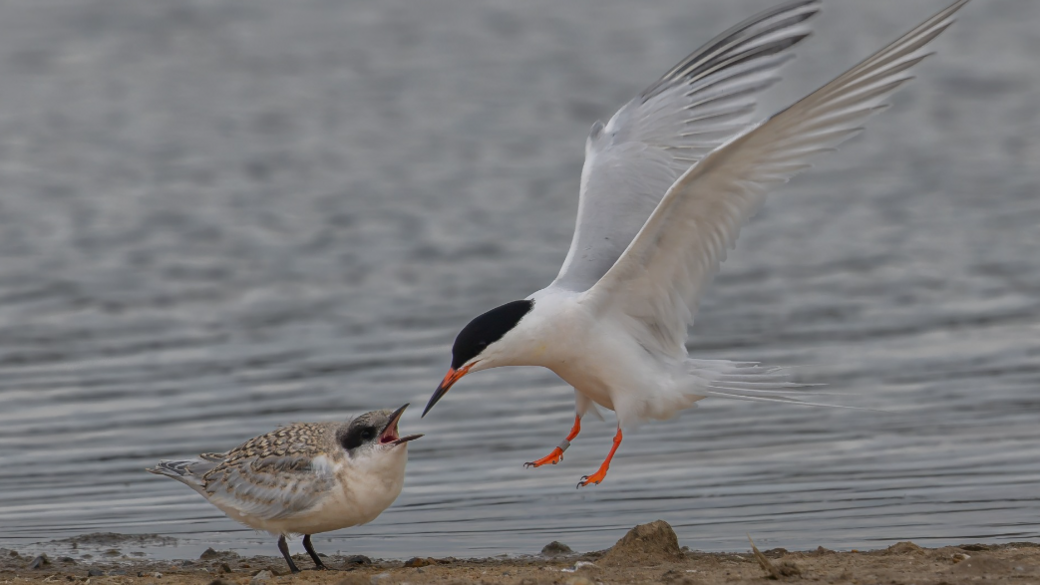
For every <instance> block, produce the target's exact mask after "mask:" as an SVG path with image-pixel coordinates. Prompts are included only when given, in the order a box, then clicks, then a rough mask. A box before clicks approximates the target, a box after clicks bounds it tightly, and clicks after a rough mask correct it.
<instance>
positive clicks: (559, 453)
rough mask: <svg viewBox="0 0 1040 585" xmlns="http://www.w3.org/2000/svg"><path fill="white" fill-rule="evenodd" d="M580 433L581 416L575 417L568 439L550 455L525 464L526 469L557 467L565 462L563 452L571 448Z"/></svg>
mask: <svg viewBox="0 0 1040 585" xmlns="http://www.w3.org/2000/svg"><path fill="white" fill-rule="evenodd" d="M580 432H581V416H580V415H574V426H573V427H571V432H570V433H568V435H567V438H566V439H564V440H563V441H561V442H560V444H559V446H557V447H556V448H555V449H553V450H552V453H549V454H548V455H546V456H545V457H542V458H541V459H539V460H537V461H528V462H527V463H524V467H541V466H543V465H549V464H551V465H556V464H557V463H559V462H560V461H563V452H564V451H566V450H567V447H570V446H571V441H573V440H574V437H577V436H578V433H580Z"/></svg>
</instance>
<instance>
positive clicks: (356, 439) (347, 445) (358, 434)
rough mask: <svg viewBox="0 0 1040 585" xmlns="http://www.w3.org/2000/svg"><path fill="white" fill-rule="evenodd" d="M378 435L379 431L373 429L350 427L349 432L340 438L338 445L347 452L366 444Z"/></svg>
mask: <svg viewBox="0 0 1040 585" xmlns="http://www.w3.org/2000/svg"><path fill="white" fill-rule="evenodd" d="M378 435H379V431H378V430H377V429H376V428H375V427H361V428H358V427H351V428H350V430H348V431H347V432H346V433H344V434H343V435H341V436H340V444H341V445H343V448H344V449H346V450H348V451H349V450H351V449H357V448H358V447H360V446H361V445H364V444H365V443H368V442H369V441H371V440H372V439H375V438H376V436H378Z"/></svg>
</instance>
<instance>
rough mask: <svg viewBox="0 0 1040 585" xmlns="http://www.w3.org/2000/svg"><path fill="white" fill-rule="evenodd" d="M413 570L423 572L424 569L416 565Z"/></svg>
mask: <svg viewBox="0 0 1040 585" xmlns="http://www.w3.org/2000/svg"><path fill="white" fill-rule="evenodd" d="M415 572H416V573H425V572H426V571H424V570H423V568H422V567H416V568H415Z"/></svg>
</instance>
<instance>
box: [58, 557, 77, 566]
mask: <svg viewBox="0 0 1040 585" xmlns="http://www.w3.org/2000/svg"><path fill="white" fill-rule="evenodd" d="M58 562H59V563H72V564H76V559H74V558H72V557H61V558H59V559H58Z"/></svg>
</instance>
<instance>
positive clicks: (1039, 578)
mask: <svg viewBox="0 0 1040 585" xmlns="http://www.w3.org/2000/svg"><path fill="white" fill-rule="evenodd" d="M749 549H750V545H749ZM322 556H323V557H324V556H325V555H322ZM295 558H296V562H297V564H298V565H299V566H300V567H301V568H305V570H304V571H303V572H302V573H300V574H298V575H289V574H288V571H287V569H286V566H285V562H284V561H283V560H282V559H281V558H278V557H242V556H239V555H238V554H236V553H232V552H220V551H213V550H209V551H206V553H204V554H203V555H202V557H201V558H199V559H188V560H180V561H149V560H143V559H127V558H121V559H110V560H98V561H96V562H93V561H91V562H89V563H88V562H83V561H77V560H75V559H72V558H70V557H64V558H44V557H30V556H27V555H24V554H18V553H16V552H13V551H3V552H2V554H0V583H4V584H6V583H25V582H28V583H59V582H81V583H88V584H90V585H130V584H137V583H140V584H142V585H153V584H154V585H164V584H165V585H181V584H203V585H276V584H282V583H294V584H295V583H299V584H308V585H397V584H401V583H445V584H448V583H460V584H475V583H481V584H483V583H507V584H515V585H541V584H545V585H548V584H558V585H592V584H596V583H669V584H676V585H680V584H683V585H712V584H721V583H725V584H734V583H736V584H739V583H766V582H769V581H770V580H775V581H783V582H785V583H815V582H822V583H852V584H856V585H861V584H863V585H866V584H875V583H876V584H882V583H883V584H902V583H906V584H909V583H915V584H921V585H942V584H947V585H954V584H959V583H979V582H981V583H1022V584H1026V583H1040V544H1035V543H1028V542H1023V543H1012V544H1002V545H985V544H970V545H961V546H957V547H943V548H936V549H927V548H922V547H919V546H917V545H915V544H913V543H910V542H901V543H899V544H896V545H893V546H891V547H889V548H887V549H883V550H876V551H862V552H860V551H851V552H835V551H830V550H826V549H823V548H822V547H821V548H819V549H817V550H814V551H803V552H789V551H786V550H783V549H774V550H768V551H763V552H760V553H759V552H758V551H757V549H756V550H755V551H752V552H741V553H699V552H695V551H689V550H687V549H685V548H680V546H679V543H678V541H677V539H676V536H675V533H674V532H673V531H672V529H671V527H669V526H668V525H667V524H666V523H664V522H661V521H658V522H654V523H651V524H644V525H641V526H637V527H635V528H633V529H632V530H631V531H630V532H629V533H628V534H627V535H625V537H624V538H622V539H621V540H619V541H618V543H617V544H616V545H614V546H613V547H612V548H610V549H608V550H605V551H598V552H591V553H575V552H573V551H570V550H569V549H568V548H567V547H566V546H564V545H559V544H558V543H553V544H552V545H547V546H546V548H545V550H544V551H543V554H542V555H541V556H536V557H529V558H516V559H501V558H494V559H454V558H447V559H433V558H414V559H410V560H408V561H404V562H402V561H381V560H372V559H368V558H366V557H340V556H328V557H326V558H325V563H326V564H327V565H328V566H329V567H330V568H331V569H333V570H329V571H314V570H306V567H311V566H313V565H312V564H311V562H310V559H307V558H304V557H303V556H298V557H295Z"/></svg>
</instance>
